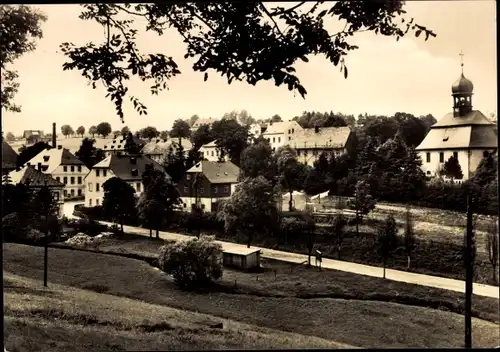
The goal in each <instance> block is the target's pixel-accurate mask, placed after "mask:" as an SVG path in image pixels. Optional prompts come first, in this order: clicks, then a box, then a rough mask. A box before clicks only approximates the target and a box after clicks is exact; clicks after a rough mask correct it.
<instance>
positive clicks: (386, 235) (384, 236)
mask: <svg viewBox="0 0 500 352" xmlns="http://www.w3.org/2000/svg"><path fill="white" fill-rule="evenodd" d="M396 248H398V229H397V227H396V219H394V216H392V215H389V216H388V217H387V219H386V220H385V223H384V225H383V226H381V227H380V228H379V229H378V232H377V251H378V253H379V255H380V257H381V258H382V261H383V264H384V279H385V267H386V266H387V260H388V259H389V258H390V257H391V255H392V254H393V253H394V251H395V250H396Z"/></svg>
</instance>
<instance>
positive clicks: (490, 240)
mask: <svg viewBox="0 0 500 352" xmlns="http://www.w3.org/2000/svg"><path fill="white" fill-rule="evenodd" d="M497 221H498V220H497V219H494V220H493V221H490V223H489V224H488V231H487V232H486V252H487V253H488V259H489V260H490V264H491V267H492V269H493V284H497V283H498V277H497V271H498V270H497V269H498V266H499V262H498V258H499V249H500V247H499V234H498V225H497Z"/></svg>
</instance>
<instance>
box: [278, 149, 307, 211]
mask: <svg viewBox="0 0 500 352" xmlns="http://www.w3.org/2000/svg"><path fill="white" fill-rule="evenodd" d="M275 158H276V168H277V172H278V182H279V184H280V186H281V190H282V191H285V192H286V193H289V195H290V199H289V202H288V208H289V209H288V210H289V211H292V210H293V192H294V191H298V190H301V189H302V188H303V185H304V180H305V178H306V170H307V169H306V167H305V165H304V164H301V163H299V162H298V161H297V153H296V152H295V150H294V149H292V148H291V147H289V146H284V147H280V148H279V149H278V150H277V151H276V155H275Z"/></svg>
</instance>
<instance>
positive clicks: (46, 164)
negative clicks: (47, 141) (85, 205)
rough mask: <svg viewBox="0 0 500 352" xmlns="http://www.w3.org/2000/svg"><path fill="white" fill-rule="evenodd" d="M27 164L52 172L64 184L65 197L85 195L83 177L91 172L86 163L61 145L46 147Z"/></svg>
mask: <svg viewBox="0 0 500 352" xmlns="http://www.w3.org/2000/svg"><path fill="white" fill-rule="evenodd" d="M27 165H32V166H35V167H38V166H39V165H40V166H41V169H40V170H41V171H42V172H43V173H45V174H50V175H51V176H52V177H53V178H54V179H55V180H56V181H57V182H61V183H62V184H64V197H65V199H68V198H73V197H83V195H84V193H85V185H84V183H83V179H84V178H85V176H86V175H87V173H88V172H89V169H88V168H87V166H85V164H84V163H83V162H82V161H81V160H80V159H78V158H77V157H76V156H75V155H74V154H73V153H71V152H70V151H69V150H68V149H66V148H63V147H62V146H61V145H59V146H57V147H56V148H51V149H45V150H43V151H41V152H40V153H38V154H37V155H36V156H34V157H33V158H31V159H30V161H28V162H27Z"/></svg>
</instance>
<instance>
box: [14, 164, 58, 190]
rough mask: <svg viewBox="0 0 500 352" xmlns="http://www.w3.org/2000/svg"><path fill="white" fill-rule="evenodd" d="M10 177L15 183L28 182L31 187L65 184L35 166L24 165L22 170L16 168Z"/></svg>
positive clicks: (24, 183)
mask: <svg viewBox="0 0 500 352" xmlns="http://www.w3.org/2000/svg"><path fill="white" fill-rule="evenodd" d="M9 178H10V180H11V182H12V183H13V184H18V183H20V184H23V185H26V184H28V180H29V185H30V186H31V187H41V186H45V185H46V186H49V187H61V188H62V187H64V184H63V183H61V182H59V181H57V180H55V179H54V178H53V177H52V176H50V175H49V174H44V173H43V172H41V171H38V170H36V169H35V168H34V167H33V166H24V167H23V168H21V169H20V170H14V171H11V172H10V173H9Z"/></svg>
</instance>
